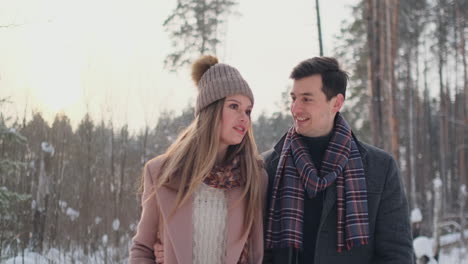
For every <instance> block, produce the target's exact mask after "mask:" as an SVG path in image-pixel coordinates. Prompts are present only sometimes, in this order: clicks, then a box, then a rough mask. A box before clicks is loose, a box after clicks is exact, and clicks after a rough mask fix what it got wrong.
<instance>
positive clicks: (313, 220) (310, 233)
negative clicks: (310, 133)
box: [301, 133, 332, 264]
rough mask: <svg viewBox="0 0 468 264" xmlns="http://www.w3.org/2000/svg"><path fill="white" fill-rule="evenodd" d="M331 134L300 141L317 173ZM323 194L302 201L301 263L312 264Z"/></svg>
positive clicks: (304, 138) (305, 138) (303, 137)
mask: <svg viewBox="0 0 468 264" xmlns="http://www.w3.org/2000/svg"><path fill="white" fill-rule="evenodd" d="M331 134H332V133H330V134H328V135H326V136H322V137H305V136H302V137H301V139H302V141H303V142H304V143H305V145H306V146H307V147H308V149H309V153H310V157H311V159H312V162H313V163H314V166H315V168H316V169H317V171H319V172H320V168H321V167H322V159H323V156H324V154H325V151H326V150H327V147H328V142H329V141H330V138H331ZM324 194H325V192H323V191H322V192H319V193H318V194H317V196H315V197H314V198H309V197H308V196H307V193H305V201H304V227H303V228H304V229H303V234H304V238H303V239H304V241H303V243H304V244H303V253H302V260H303V261H302V263H307V264H309V263H314V255H315V244H316V240H317V231H318V228H319V224H320V217H321V215H322V208H323V200H324Z"/></svg>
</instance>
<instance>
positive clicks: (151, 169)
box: [145, 154, 167, 179]
mask: <svg viewBox="0 0 468 264" xmlns="http://www.w3.org/2000/svg"><path fill="white" fill-rule="evenodd" d="M166 159H167V155H165V154H162V155H159V156H156V157H154V158H152V159H150V160H149V161H147V162H146V164H145V170H146V172H147V173H149V174H150V175H151V176H152V178H153V179H154V178H155V177H157V175H159V171H160V170H161V167H162V165H163V164H164V161H165V160H166Z"/></svg>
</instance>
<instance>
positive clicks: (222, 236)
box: [192, 183, 227, 264]
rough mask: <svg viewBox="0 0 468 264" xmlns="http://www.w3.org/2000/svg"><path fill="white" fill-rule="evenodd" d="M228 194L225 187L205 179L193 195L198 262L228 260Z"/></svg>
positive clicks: (194, 233)
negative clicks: (209, 183)
mask: <svg viewBox="0 0 468 264" xmlns="http://www.w3.org/2000/svg"><path fill="white" fill-rule="evenodd" d="M226 219H227V198H226V194H225V192H224V190H221V189H216V188H213V187H209V186H208V185H206V184H204V183H202V184H201V185H200V187H199V188H198V190H197V191H195V193H194V197H193V215H192V223H193V248H192V250H193V251H192V256H193V263H194V264H211V263H213V264H215V263H216V264H217V263H223V262H224V256H225V254H226Z"/></svg>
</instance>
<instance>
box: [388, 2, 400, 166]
mask: <svg viewBox="0 0 468 264" xmlns="http://www.w3.org/2000/svg"><path fill="white" fill-rule="evenodd" d="M399 5H400V1H399V0H386V6H387V8H386V10H387V15H386V17H387V31H386V32H387V43H388V46H387V54H388V60H387V63H388V65H389V69H388V74H389V75H390V76H389V77H388V79H389V80H390V83H389V84H390V87H389V88H388V92H389V93H390V96H389V104H388V105H389V114H390V116H389V125H390V130H389V131H390V133H391V139H392V141H391V151H392V152H391V153H392V154H393V157H394V158H395V159H396V160H400V151H399V147H400V136H399V134H400V133H399V129H398V120H399V118H398V116H399V115H398V112H399V111H398V103H397V93H398V87H397V83H396V81H395V60H396V57H397V50H398V15H399Z"/></svg>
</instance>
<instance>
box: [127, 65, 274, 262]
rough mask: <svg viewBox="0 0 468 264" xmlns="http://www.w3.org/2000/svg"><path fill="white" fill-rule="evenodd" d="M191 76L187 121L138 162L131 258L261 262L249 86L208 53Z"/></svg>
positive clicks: (262, 179) (258, 173)
mask: <svg viewBox="0 0 468 264" xmlns="http://www.w3.org/2000/svg"><path fill="white" fill-rule="evenodd" d="M192 78H193V80H194V81H195V83H196V85H197V87H198V97H197V101H196V106H195V119H194V121H193V122H192V123H191V124H190V125H189V127H188V128H186V129H185V131H184V132H182V133H181V135H180V136H179V137H178V139H177V140H176V141H175V142H174V143H173V144H172V145H171V146H170V147H169V148H168V149H167V151H166V152H165V153H164V154H163V155H161V156H158V157H156V158H154V159H152V160H150V161H149V162H148V163H147V164H146V166H145V168H144V174H143V178H144V180H143V186H144V187H143V197H142V207H143V211H142V215H141V219H140V222H139V224H138V230H137V234H136V236H135V237H134V238H133V245H132V247H131V250H130V263H132V264H133V263H155V261H156V262H157V263H162V262H164V263H168V264H172V263H179V264H186V263H200V264H201V263H203V264H210V263H229V264H236V263H261V262H262V257H263V225H262V221H263V220H262V219H263V218H262V211H263V204H262V203H263V201H264V197H263V196H264V195H265V190H266V185H267V178H266V174H265V173H264V171H263V169H262V168H261V162H260V158H259V156H258V153H257V148H256V145H255V142H254V138H253V135H252V129H251V120H250V112H251V111H252V107H253V103H254V99H253V94H252V91H251V90H250V88H249V86H248V84H247V82H246V81H245V80H244V79H243V78H242V76H241V75H240V73H239V71H237V69H235V68H234V67H232V66H229V65H226V64H221V63H218V60H217V58H215V57H212V56H204V57H201V58H200V59H198V60H197V61H196V62H195V63H194V64H193V66H192ZM154 245H158V246H159V247H161V248H162V250H161V252H155V251H154V250H153V246H154ZM158 253H159V254H158ZM155 254H156V255H157V256H158V257H159V256H160V257H159V258H157V257H155Z"/></svg>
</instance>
